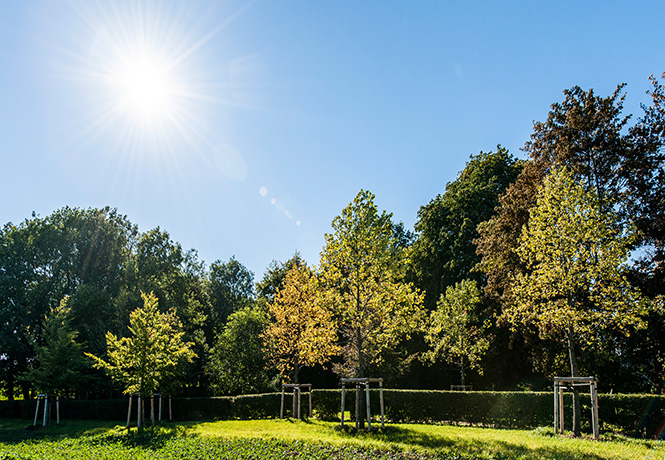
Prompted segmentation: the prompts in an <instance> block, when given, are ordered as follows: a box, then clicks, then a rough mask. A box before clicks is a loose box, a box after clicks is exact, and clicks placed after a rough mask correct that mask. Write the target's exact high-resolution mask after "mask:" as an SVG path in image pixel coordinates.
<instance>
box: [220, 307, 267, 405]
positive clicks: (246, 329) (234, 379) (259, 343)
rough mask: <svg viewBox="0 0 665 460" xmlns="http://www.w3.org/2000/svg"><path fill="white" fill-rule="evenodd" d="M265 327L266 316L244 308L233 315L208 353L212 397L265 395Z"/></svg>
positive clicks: (252, 309) (255, 309)
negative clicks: (216, 395)
mask: <svg viewBox="0 0 665 460" xmlns="http://www.w3.org/2000/svg"><path fill="white" fill-rule="evenodd" d="M267 325H268V318H267V316H266V314H265V313H264V312H263V311H261V310H260V309H258V308H250V307H245V308H243V309H241V310H238V311H237V312H235V313H232V314H231V315H230V316H229V318H228V321H227V322H226V324H225V325H224V328H223V329H222V331H221V332H220V333H219V334H218V336H217V340H216V343H215V346H214V347H213V349H212V350H211V351H210V358H209V365H208V373H209V378H210V382H211V389H212V391H213V392H214V393H215V394H246V393H260V392H263V391H267V390H268V388H269V385H270V380H271V376H270V375H269V372H268V370H267V368H266V365H267V360H266V353H265V349H264V346H263V339H262V338H261V337H262V336H263V334H264V333H265V330H266V327H267Z"/></svg>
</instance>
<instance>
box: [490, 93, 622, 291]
mask: <svg viewBox="0 0 665 460" xmlns="http://www.w3.org/2000/svg"><path fill="white" fill-rule="evenodd" d="M623 87H624V85H619V86H618V87H617V88H616V90H615V91H614V92H613V93H612V94H611V95H610V96H606V97H602V96H597V95H596V94H595V93H594V91H593V90H589V91H584V90H583V89H581V88H580V87H578V86H575V87H573V88H571V89H568V90H565V91H564V100H563V102H557V103H555V104H552V108H551V110H550V112H549V114H548V116H547V120H546V121H545V122H535V123H534V132H533V134H532V135H531V140H530V141H529V142H527V143H526V145H525V147H524V151H525V152H526V153H527V154H528V155H529V157H530V160H529V161H528V162H527V164H526V165H525V167H524V169H523V171H522V172H521V174H520V176H519V177H518V178H517V180H516V181H515V182H514V183H513V184H512V185H511V186H510V187H508V189H507V190H506V193H505V194H504V195H503V196H502V197H501V198H500V200H499V206H498V207H497V210H496V214H495V215H494V216H493V217H492V218H491V219H489V220H488V221H486V222H484V223H482V224H481V225H480V226H479V227H478V232H479V238H478V240H477V244H478V253H479V255H480V256H481V258H482V260H481V262H480V264H479V268H480V269H481V270H482V271H483V272H484V273H485V274H486V275H487V292H488V294H491V295H494V296H496V297H497V298H498V299H500V300H502V301H503V302H509V301H510V296H511V287H512V286H511V279H512V278H511V276H509V275H510V274H514V273H520V272H524V271H525V267H524V265H523V263H522V261H521V259H520V258H519V257H518V256H517V254H516V252H515V251H516V248H517V246H518V239H519V236H520V231H521V228H522V227H523V226H524V225H525V224H526V223H527V221H528V219H529V209H530V208H531V207H532V206H533V205H534V204H535V200H536V195H537V193H538V191H539V189H540V187H541V185H542V181H543V178H544V177H545V176H546V175H547V174H548V173H549V171H551V170H552V169H553V168H556V167H557V166H566V167H567V168H568V171H569V174H570V175H571V176H572V177H573V178H574V179H575V180H576V181H578V182H580V183H582V184H583V185H584V187H585V188H587V189H590V190H593V191H594V193H595V194H596V196H597V197H598V199H599V200H600V203H601V206H603V208H605V209H609V208H611V207H613V206H615V205H617V204H619V203H620V202H621V196H622V193H623V190H624V188H625V184H626V181H625V177H623V176H622V175H621V174H619V173H620V172H621V171H623V170H624V169H625V165H626V161H627V158H629V157H630V155H631V151H632V150H631V148H632V144H631V142H630V141H629V139H628V136H627V134H626V133H625V132H624V131H625V129H624V128H625V127H626V124H627V121H628V118H629V117H625V116H623V115H622V111H623V100H624V94H623Z"/></svg>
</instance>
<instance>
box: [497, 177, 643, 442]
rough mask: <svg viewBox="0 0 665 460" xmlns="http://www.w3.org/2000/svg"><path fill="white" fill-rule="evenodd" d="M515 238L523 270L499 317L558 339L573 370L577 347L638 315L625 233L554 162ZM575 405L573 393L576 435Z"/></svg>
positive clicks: (589, 193)
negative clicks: (627, 264)
mask: <svg viewBox="0 0 665 460" xmlns="http://www.w3.org/2000/svg"><path fill="white" fill-rule="evenodd" d="M519 242H520V245H519V247H518V248H517V253H518V255H519V256H520V258H521V260H522V261H523V262H524V263H525V264H526V266H527V269H528V272H527V273H525V274H518V275H517V277H516V279H515V281H514V283H515V284H514V294H515V299H514V303H513V304H512V305H510V306H509V307H508V308H507V309H506V310H505V311H504V313H503V318H504V319H505V320H507V321H508V322H509V323H510V324H511V325H512V327H513V328H524V327H528V326H535V327H536V328H537V329H538V331H539V333H540V335H541V336H542V337H544V338H548V337H549V338H556V339H557V340H561V341H563V342H564V343H565V344H566V347H567V350H568V357H569V362H570V373H571V376H572V377H577V376H579V373H578V360H577V348H578V347H580V346H583V345H584V344H589V343H593V341H594V340H595V337H596V335H597V334H598V331H600V330H603V329H609V328H617V329H623V328H625V327H627V326H628V325H631V324H636V323H638V322H639V313H640V311H641V309H640V308H639V307H640V299H639V294H638V293H637V292H636V291H635V290H634V289H633V288H632V287H631V286H630V285H629V284H628V282H627V280H626V279H625V276H624V271H623V265H624V263H625V262H626V260H627V258H628V253H629V251H628V245H629V243H630V236H629V235H624V234H623V233H622V232H621V227H620V225H619V217H618V216H617V214H616V213H614V212H612V211H611V210H608V209H606V208H604V207H603V206H602V202H601V200H600V198H599V197H598V196H597V194H596V193H595V190H594V189H593V188H591V189H588V188H586V187H584V186H583V185H582V184H579V183H575V182H574V181H573V179H572V178H571V177H570V175H569V174H568V172H567V170H566V168H557V169H556V170H554V171H553V172H552V174H551V175H550V176H548V177H547V178H546V179H545V182H544V187H543V189H542V190H541V192H540V193H539V194H538V198H537V201H536V206H535V207H534V208H533V209H532V210H531V213H530V218H529V223H528V225H527V226H526V227H525V228H524V229H523V232H522V235H521V237H520V240H519ZM579 407H580V406H579V398H578V397H577V394H576V397H575V417H574V432H575V434H576V435H579V433H580V420H579V418H580V416H579V414H580V412H579V410H580V409H579Z"/></svg>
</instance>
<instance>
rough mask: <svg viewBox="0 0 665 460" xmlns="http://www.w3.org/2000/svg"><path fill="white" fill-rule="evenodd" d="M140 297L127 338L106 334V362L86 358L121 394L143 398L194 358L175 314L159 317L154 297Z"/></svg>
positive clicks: (175, 374)
mask: <svg viewBox="0 0 665 460" xmlns="http://www.w3.org/2000/svg"><path fill="white" fill-rule="evenodd" d="M141 297H142V298H143V307H142V308H141V307H139V308H137V309H136V310H134V311H133V312H132V313H131V314H130V316H129V331H130V333H131V336H130V337H122V338H118V337H117V336H115V335H114V334H112V333H110V332H108V333H107V334H106V341H107V343H108V353H107V360H104V359H102V358H98V357H96V356H94V355H91V354H89V353H88V354H87V355H88V356H90V357H91V358H93V359H94V361H95V364H94V365H95V367H97V368H98V369H104V370H105V371H106V372H107V373H108V374H109V375H110V376H111V378H113V380H115V381H116V382H118V383H121V384H122V385H123V386H124V393H126V394H135V393H138V394H140V395H143V396H144V397H146V396H150V395H152V394H153V393H154V392H155V391H157V390H158V389H159V388H160V386H162V385H164V384H168V382H170V381H172V380H173V379H175V378H176V377H177V376H178V374H179V373H180V371H181V370H182V368H181V366H182V365H183V364H184V363H187V362H191V360H192V359H193V358H194V356H195V355H194V353H193V352H192V350H191V349H190V346H191V344H190V343H188V342H184V341H183V340H182V336H183V333H182V331H181V330H180V322H179V321H178V318H177V316H176V314H175V311H173V310H171V311H169V312H167V313H161V312H160V311H159V310H158V309H157V297H156V296H155V295H154V293H150V294H147V295H146V294H143V293H141Z"/></svg>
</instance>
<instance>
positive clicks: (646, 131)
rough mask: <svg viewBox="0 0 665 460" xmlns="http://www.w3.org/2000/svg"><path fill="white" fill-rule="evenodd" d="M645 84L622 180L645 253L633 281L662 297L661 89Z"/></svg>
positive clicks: (664, 153) (664, 180)
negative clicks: (645, 95)
mask: <svg viewBox="0 0 665 460" xmlns="http://www.w3.org/2000/svg"><path fill="white" fill-rule="evenodd" d="M662 78H665V73H663V75H662ZM649 80H650V81H651V86H652V87H651V90H650V91H649V92H648V94H649V95H650V96H651V100H652V101H651V104H650V105H648V106H646V105H643V106H642V108H643V110H644V115H643V116H642V118H640V120H639V121H638V123H637V124H636V125H635V126H634V127H633V128H632V129H631V132H630V139H631V142H632V145H633V146H634V150H633V152H632V153H633V155H631V157H630V159H629V161H628V162H627V164H626V166H625V167H624V169H623V171H622V176H623V177H624V178H625V180H626V181H627V189H626V192H625V199H624V202H625V203H626V204H627V214H629V215H630V216H631V217H632V218H633V219H634V222H635V225H636V227H637V229H638V235H639V240H640V241H639V243H640V244H641V245H642V247H643V248H644V249H645V250H643V251H641V253H642V256H641V257H640V259H639V260H638V264H636V267H635V268H636V271H637V273H636V278H637V280H636V281H637V282H638V283H639V284H640V288H641V289H642V290H643V292H645V294H646V295H648V296H650V297H655V296H658V295H665V206H664V205H663V204H664V203H665V87H664V86H663V85H662V84H661V83H660V82H659V81H658V79H657V78H656V77H654V76H653V75H652V76H651V77H649ZM664 320H665V318H660V320H658V321H661V322H662V321H664ZM659 353H660V354H663V353H665V348H661V349H660V352H659Z"/></svg>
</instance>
